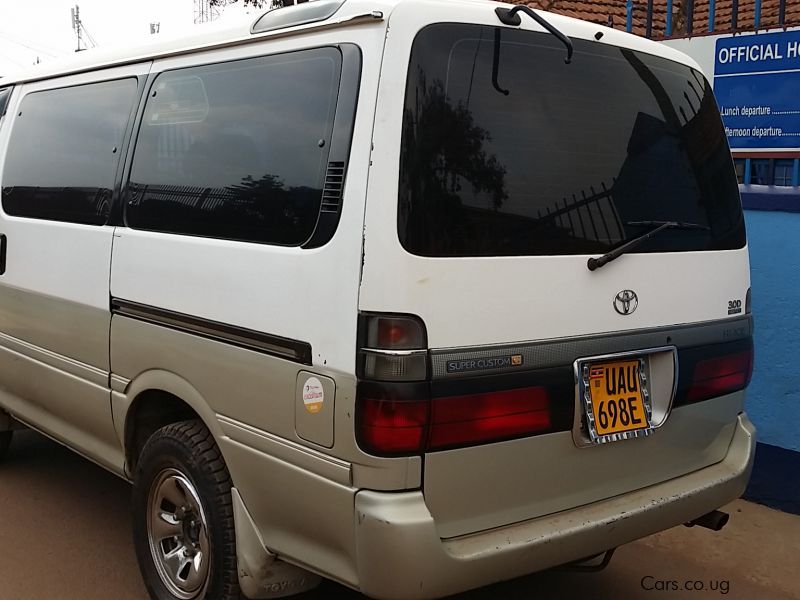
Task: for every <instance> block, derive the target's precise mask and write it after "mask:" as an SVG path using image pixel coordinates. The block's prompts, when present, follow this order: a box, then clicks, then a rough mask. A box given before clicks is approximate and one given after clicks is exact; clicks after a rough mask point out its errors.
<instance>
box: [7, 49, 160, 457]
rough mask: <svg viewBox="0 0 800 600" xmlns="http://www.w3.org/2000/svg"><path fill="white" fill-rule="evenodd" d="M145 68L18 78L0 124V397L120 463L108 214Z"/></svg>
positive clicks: (83, 448) (39, 424)
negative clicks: (113, 399) (1, 254)
mask: <svg viewBox="0 0 800 600" xmlns="http://www.w3.org/2000/svg"><path fill="white" fill-rule="evenodd" d="M149 67H150V63H142V64H138V65H131V66H125V67H120V68H111V69H104V70H102V71H93V72H89V73H82V74H79V75H69V76H65V77H60V78H57V79H48V80H43V81H35V82H31V83H25V84H23V85H21V86H19V87H18V88H17V89H16V90H15V94H14V97H13V98H12V102H11V105H10V106H9V107H8V111H7V115H6V117H5V118H4V127H3V130H4V131H2V132H0V153H2V152H3V149H5V160H4V161H3V167H2V172H1V173H0V185H2V209H1V210H0V235H2V236H4V239H5V247H4V250H5V251H6V253H5V267H6V268H5V271H4V272H3V273H2V274H0V389H2V391H1V392H0V405H2V406H4V407H6V408H8V409H9V410H11V411H12V412H13V413H14V414H16V415H18V416H19V417H20V418H21V419H23V420H25V421H27V422H28V423H30V424H31V425H33V426H35V427H36V428H38V429H40V430H42V431H44V432H46V433H48V434H49V435H52V436H53V437H55V438H57V439H59V440H61V441H63V442H65V443H67V444H68V445H70V446H72V447H73V448H75V449H76V450H78V451H80V452H81V453H83V454H85V455H87V456H89V457H90V458H92V459H94V460H96V461H97V462H99V463H101V464H103V465H104V466H106V467H108V468H110V469H112V470H114V471H117V472H121V471H122V466H123V455H122V451H121V447H120V446H121V444H120V442H119V440H118V438H117V436H116V435H115V432H114V427H113V423H112V418H111V409H110V392H109V389H108V377H109V330H110V317H111V315H110V309H109V308H110V307H109V272H110V266H111V246H112V240H113V232H114V226H113V224H112V221H111V218H112V214H113V211H112V207H113V205H114V203H115V202H116V201H117V198H116V196H117V194H118V190H119V184H118V181H117V179H118V177H119V172H120V171H121V169H120V168H119V166H120V165H119V163H120V157H121V156H122V155H123V154H124V148H125V144H126V141H127V140H128V139H129V138H130V135H131V131H132V126H133V123H132V121H133V115H135V111H136V107H137V106H138V104H139V100H140V97H141V91H142V89H143V83H144V79H145V78H146V75H147V73H148V71H149ZM2 158H3V157H2V156H0V159H2Z"/></svg>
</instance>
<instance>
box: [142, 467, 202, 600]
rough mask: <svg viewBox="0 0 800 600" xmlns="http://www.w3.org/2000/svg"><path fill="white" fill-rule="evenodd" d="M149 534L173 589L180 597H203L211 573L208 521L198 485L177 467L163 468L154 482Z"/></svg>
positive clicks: (153, 552)
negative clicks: (196, 486)
mask: <svg viewBox="0 0 800 600" xmlns="http://www.w3.org/2000/svg"><path fill="white" fill-rule="evenodd" d="M147 537H148V541H149V544H150V553H151V555H152V557H153V562H154V564H155V566H156V570H157V571H158V575H159V577H160V578H161V581H162V583H163V584H164V585H165V586H166V587H167V589H168V590H169V591H170V593H172V595H173V596H175V597H176V598H179V599H180V600H192V599H193V598H198V597H200V596H201V595H202V593H203V592H204V591H205V588H206V586H207V584H208V576H209V565H210V556H209V541H208V522H207V521H206V515H205V511H204V510H203V505H202V503H201V502H200V497H199V495H198V493H197V490H196V489H195V487H194V485H193V484H192V482H191V481H190V480H189V479H188V478H187V477H186V476H185V475H183V474H182V473H180V472H179V471H177V470H176V469H173V468H169V469H165V470H163V471H161V473H159V474H158V476H157V477H156V478H155V479H154V480H153V484H152V485H151V486H150V494H149V501H148V511H147Z"/></svg>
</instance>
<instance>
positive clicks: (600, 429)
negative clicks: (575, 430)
mask: <svg viewBox="0 0 800 600" xmlns="http://www.w3.org/2000/svg"><path fill="white" fill-rule="evenodd" d="M645 368H646V365H645V359H642V358H632V359H624V360H614V361H604V362H586V363H583V365H582V375H583V377H582V379H583V381H582V383H583V385H582V388H583V399H584V408H585V410H586V420H587V424H588V427H589V435H590V438H591V440H592V441H593V442H595V443H604V442H613V441H617V440H622V439H628V438H632V437H641V436H644V435H648V434H650V433H651V431H652V425H651V409H650V395H649V392H648V389H647V377H646V376H645Z"/></svg>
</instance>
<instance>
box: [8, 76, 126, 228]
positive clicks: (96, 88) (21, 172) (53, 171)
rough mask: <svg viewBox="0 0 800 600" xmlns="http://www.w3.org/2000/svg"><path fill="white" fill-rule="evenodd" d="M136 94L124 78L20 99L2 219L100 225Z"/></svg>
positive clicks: (9, 150) (48, 91)
mask: <svg viewBox="0 0 800 600" xmlns="http://www.w3.org/2000/svg"><path fill="white" fill-rule="evenodd" d="M136 89H137V86H136V80H135V79H123V80H119V81H107V82H103V83H93V84H89V85H81V86H76V87H70V88H60V89H56V90H47V91H42V92H34V93H32V94H29V95H28V96H26V97H25V98H24V99H23V100H22V106H21V108H20V114H19V115H17V116H16V117H15V120H14V127H13V129H12V131H11V140H10V142H9V147H8V154H7V158H6V164H5V169H4V172H3V209H4V210H5V211H6V213H8V214H9V215H15V216H20V217H33V218H37V219H51V220H59V221H69V222H72V223H89V224H95V225H97V224H103V223H105V222H106V219H107V217H108V212H109V210H110V208H111V194H112V190H113V188H114V177H115V175H116V168H117V162H118V157H119V152H118V150H119V148H120V146H121V144H122V138H123V135H124V133H125V127H126V126H127V123H128V119H129V117H130V113H131V108H132V106H133V102H134V100H135V97H136Z"/></svg>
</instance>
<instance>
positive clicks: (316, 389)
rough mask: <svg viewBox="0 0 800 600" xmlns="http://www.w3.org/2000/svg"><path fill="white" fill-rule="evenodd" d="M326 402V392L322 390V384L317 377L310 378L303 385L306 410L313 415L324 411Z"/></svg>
mask: <svg viewBox="0 0 800 600" xmlns="http://www.w3.org/2000/svg"><path fill="white" fill-rule="evenodd" d="M323 402H325V390H324V389H322V382H321V381H320V380H319V379H317V378H316V377H309V378H308V379H306V382H305V383H304V384H303V403H304V404H305V405H306V410H307V411H308V412H310V413H311V414H312V415H314V414H317V413H318V412H319V411H321V410H322V404H323Z"/></svg>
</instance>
